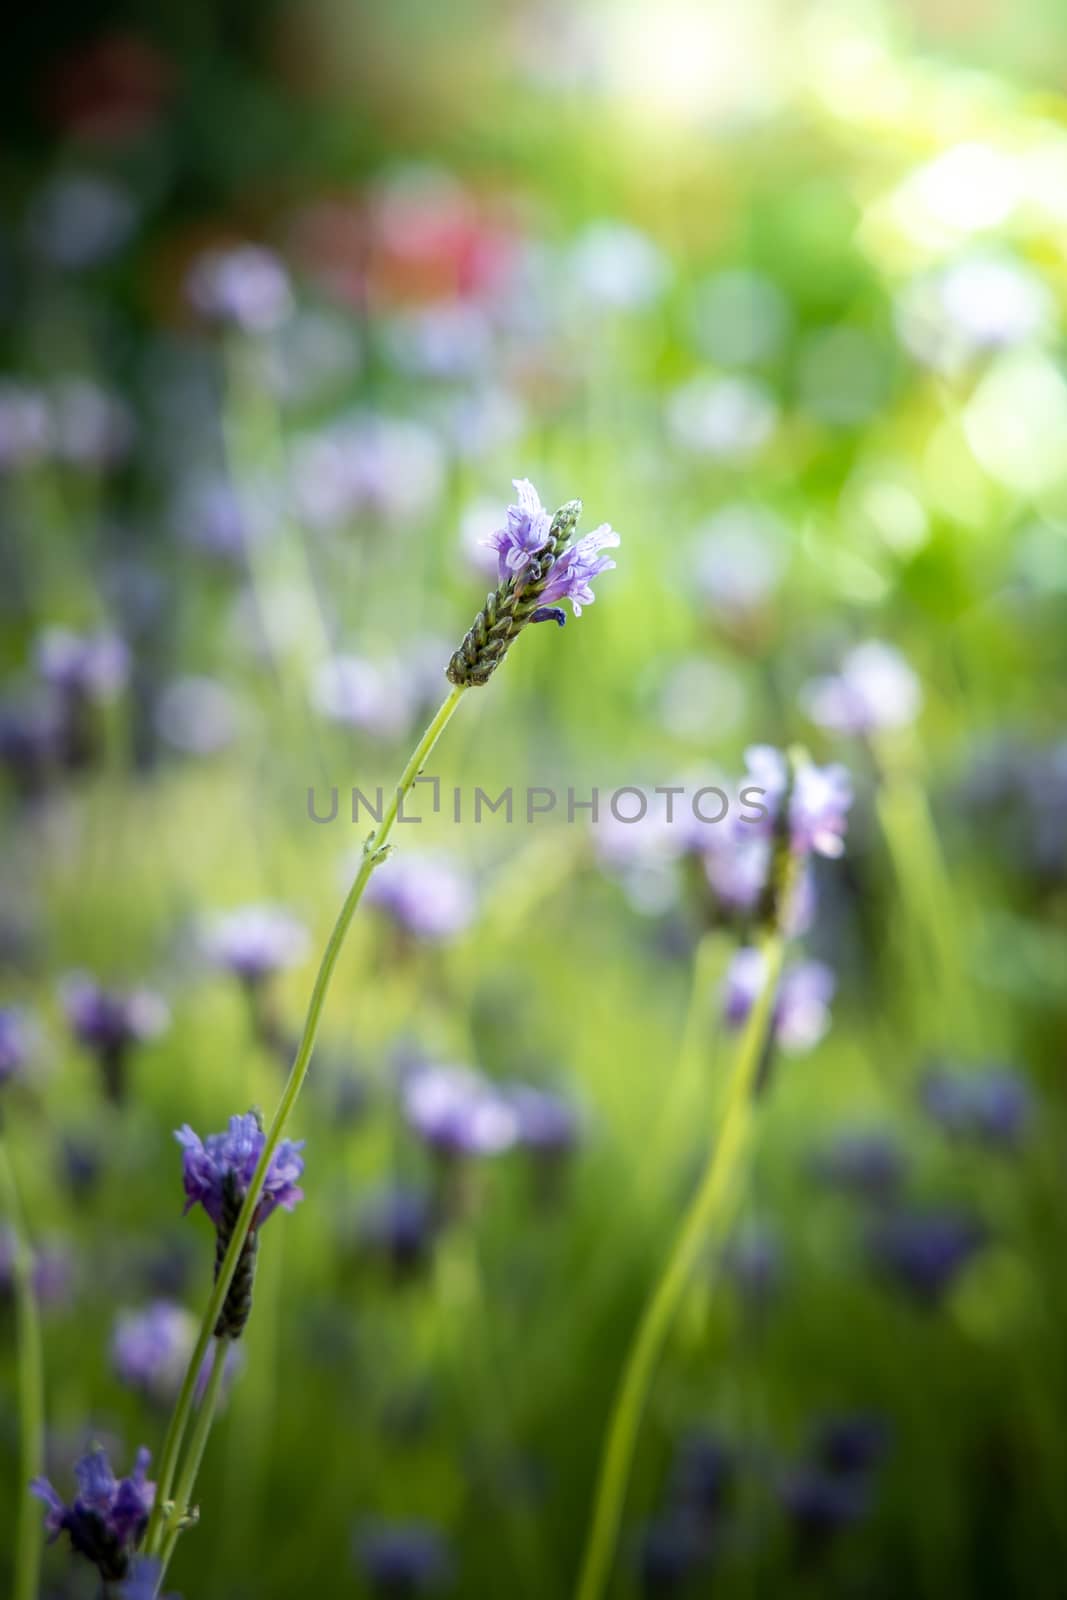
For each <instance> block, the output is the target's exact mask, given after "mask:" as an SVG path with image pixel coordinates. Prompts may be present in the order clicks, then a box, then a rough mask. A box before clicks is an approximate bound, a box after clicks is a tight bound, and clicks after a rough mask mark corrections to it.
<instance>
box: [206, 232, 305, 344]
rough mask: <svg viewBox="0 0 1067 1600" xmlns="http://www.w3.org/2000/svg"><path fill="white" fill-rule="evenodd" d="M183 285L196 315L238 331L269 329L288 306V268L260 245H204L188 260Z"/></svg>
mask: <svg viewBox="0 0 1067 1600" xmlns="http://www.w3.org/2000/svg"><path fill="white" fill-rule="evenodd" d="M186 288H187V291H188V295H189V300H190V302H191V304H192V305H193V306H194V307H195V309H196V310H197V311H199V312H200V314H201V315H202V316H204V317H207V318H209V319H210V320H211V321H212V322H217V323H220V324H223V325H229V326H231V327H235V328H240V329H241V330H242V332H244V333H270V332H271V331H272V330H273V329H274V328H277V327H279V326H280V325H281V323H283V322H284V321H285V319H286V318H287V317H288V316H289V313H290V312H291V310H292V307H293V293H292V288H291V287H290V283H289V275H288V273H287V272H286V270H285V268H284V267H283V266H282V264H281V262H280V261H279V260H278V258H277V256H275V255H273V254H272V252H271V251H269V250H264V249H263V248H262V246H260V245H254V244H247V245H239V246H237V247H236V248H234V249H230V250H209V251H207V252H206V253H205V254H204V255H202V256H201V257H200V258H199V259H198V260H197V261H196V262H194V264H193V268H192V271H191V272H190V274H189V278H188V282H187V285H186Z"/></svg>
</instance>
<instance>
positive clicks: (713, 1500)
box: [668, 1429, 737, 1522]
mask: <svg viewBox="0 0 1067 1600" xmlns="http://www.w3.org/2000/svg"><path fill="white" fill-rule="evenodd" d="M736 1470H737V1458H736V1455H735V1453H734V1451H733V1450H731V1448H730V1447H729V1446H728V1445H727V1444H725V1443H724V1442H723V1440H722V1439H721V1438H720V1437H719V1436H718V1435H717V1434H714V1433H709V1432H707V1431H706V1430H704V1429H701V1430H700V1431H697V1432H693V1433H690V1434H687V1435H686V1437H685V1438H683V1439H682V1440H681V1442H680V1443H679V1445H678V1448H677V1450H676V1451H675V1455H674V1461H673V1463H672V1465H671V1475H670V1483H669V1486H668V1494H669V1498H670V1501H671V1504H672V1505H673V1506H675V1507H676V1508H678V1509H679V1510H683V1511H685V1512H686V1513H688V1514H689V1515H690V1516H691V1517H693V1518H694V1519H695V1520H697V1521H698V1522H710V1521H713V1520H714V1519H715V1518H716V1517H717V1516H718V1515H719V1513H720V1512H721V1511H722V1509H723V1505H724V1502H725V1500H726V1497H727V1495H728V1493H729V1490H730V1487H731V1484H732V1482H733V1479H734V1477H735V1475H736Z"/></svg>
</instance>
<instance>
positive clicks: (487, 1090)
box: [402, 1066, 519, 1156]
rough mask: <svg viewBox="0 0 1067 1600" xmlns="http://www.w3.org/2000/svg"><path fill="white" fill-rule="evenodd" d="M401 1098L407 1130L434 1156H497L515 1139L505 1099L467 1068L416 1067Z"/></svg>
mask: <svg viewBox="0 0 1067 1600" xmlns="http://www.w3.org/2000/svg"><path fill="white" fill-rule="evenodd" d="M402 1096H403V1107H404V1116H405V1118H406V1119H407V1122H408V1125H409V1126H410V1127H411V1128H412V1130H413V1131H414V1132H415V1133H416V1134H418V1136H419V1138H420V1139H422V1140H423V1141H424V1143H425V1144H427V1145H428V1146H429V1147H430V1149H431V1150H433V1151H435V1152H436V1153H437V1154H438V1155H442V1156H490V1155H498V1154H499V1153H500V1152H501V1151H504V1150H508V1149H510V1148H511V1146H512V1145H513V1144H514V1143H515V1141H516V1140H517V1138H518V1136H519V1119H518V1116H517V1114H516V1112H515V1109H514V1107H513V1106H512V1105H511V1104H510V1102H509V1101H508V1099H507V1097H506V1095H504V1094H503V1093H502V1092H501V1091H500V1090H499V1089H497V1087H496V1086H495V1084H492V1083H490V1081H489V1080H488V1079H487V1078H483V1077H482V1076H481V1074H480V1073H477V1072H471V1071H470V1070H469V1068H467V1067H453V1066H421V1067H416V1068H414V1069H413V1070H412V1071H411V1072H409V1073H408V1074H407V1076H406V1078H405V1080H404V1084H403V1091H402Z"/></svg>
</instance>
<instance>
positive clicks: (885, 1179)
mask: <svg viewBox="0 0 1067 1600" xmlns="http://www.w3.org/2000/svg"><path fill="white" fill-rule="evenodd" d="M811 1170H812V1172H813V1174H814V1176H815V1177H817V1178H818V1179H819V1180H820V1181H821V1182H823V1183H825V1184H826V1185H827V1186H828V1187H830V1188H833V1189H839V1190H841V1191H843V1192H844V1193H846V1194H852V1195H857V1196H859V1197H860V1198H862V1199H864V1200H887V1199H889V1198H890V1197H891V1196H892V1195H894V1194H896V1193H897V1192H898V1190H899V1189H900V1186H901V1184H902V1182H903V1179H904V1174H905V1172H906V1170H907V1160H906V1157H905V1155H904V1152H903V1151H902V1150H901V1148H900V1145H899V1144H898V1142H897V1140H896V1139H895V1138H894V1137H893V1135H892V1134H891V1133H889V1132H887V1131H886V1130H884V1129H881V1128H845V1129H843V1130H842V1131H841V1132H840V1133H838V1134H837V1135H836V1136H835V1137H834V1138H833V1139H832V1140H831V1141H830V1142H829V1143H828V1144H826V1145H824V1146H823V1147H822V1148H821V1149H819V1150H817V1151H816V1152H815V1155H814V1157H813V1159H812V1163H811Z"/></svg>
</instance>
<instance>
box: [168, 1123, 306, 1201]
mask: <svg viewBox="0 0 1067 1600" xmlns="http://www.w3.org/2000/svg"><path fill="white" fill-rule="evenodd" d="M174 1137H175V1138H176V1139H177V1141H178V1143H179V1144H180V1145H181V1147H182V1150H183V1152H184V1154H183V1156H182V1180H183V1182H184V1184H185V1195H186V1201H185V1209H186V1211H191V1210H192V1208H193V1206H195V1205H201V1206H203V1208H204V1210H205V1211H206V1212H207V1214H208V1216H209V1217H210V1218H211V1220H212V1222H213V1223H214V1224H215V1226H216V1228H219V1227H221V1226H222V1225H223V1221H224V1219H225V1215H226V1207H227V1204H228V1190H229V1189H231V1188H233V1189H235V1190H236V1198H237V1202H238V1204H240V1203H241V1201H243V1199H244V1197H245V1195H246V1194H247V1192H248V1185H249V1184H250V1183H251V1181H252V1176H253V1174H254V1172H255V1170H256V1162H257V1161H258V1160H259V1157H260V1154H261V1152H262V1150H263V1143H264V1134H263V1130H262V1128H261V1127H260V1126H259V1122H258V1120H257V1118H256V1115H255V1113H254V1112H251V1111H249V1112H246V1114H245V1115H244V1116H237V1117H231V1118H230V1126H229V1129H228V1130H227V1132H226V1133H211V1134H208V1136H207V1138H206V1139H201V1138H200V1136H199V1134H196V1133H194V1132H193V1130H192V1128H190V1127H189V1125H188V1123H186V1125H185V1126H184V1127H183V1128H179V1130H178V1132H177V1133H176V1134H175V1135H174ZM302 1148H303V1140H301V1141H300V1142H299V1143H294V1142H293V1140H291V1139H283V1140H282V1142H281V1144H280V1145H279V1146H278V1149H277V1151H276V1152H275V1155H274V1159H273V1161H272V1162H271V1164H270V1166H269V1167H268V1169H267V1176H266V1179H265V1181H264V1184H263V1193H262V1195H261V1196H260V1201H259V1205H258V1206H257V1207H256V1213H255V1219H254V1221H253V1224H252V1226H253V1227H254V1228H261V1227H262V1226H263V1224H264V1223H265V1222H266V1220H267V1218H268V1217H269V1216H270V1215H271V1214H272V1212H274V1211H276V1210H277V1209H278V1207H279V1206H280V1207H281V1208H282V1210H284V1211H292V1210H293V1208H294V1206H295V1205H296V1204H297V1202H298V1201H300V1200H302V1199H303V1198H304V1191H303V1189H300V1188H298V1187H297V1179H298V1178H299V1177H300V1174H301V1173H302V1172H303V1170H304V1158H303V1156H301V1154H300V1151H301V1149H302Z"/></svg>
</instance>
